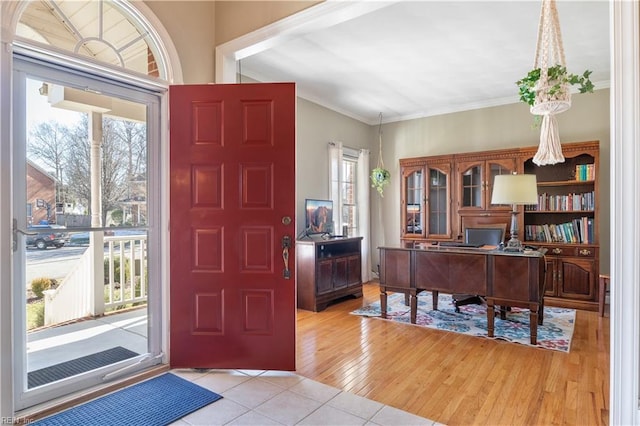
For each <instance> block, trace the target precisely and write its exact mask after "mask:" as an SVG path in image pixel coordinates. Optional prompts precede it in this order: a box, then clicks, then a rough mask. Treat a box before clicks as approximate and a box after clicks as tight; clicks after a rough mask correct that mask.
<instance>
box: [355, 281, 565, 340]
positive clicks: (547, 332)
mask: <svg viewBox="0 0 640 426" xmlns="http://www.w3.org/2000/svg"><path fill="white" fill-rule="evenodd" d="M431 300H432V298H431V293H430V292H428V291H423V292H421V293H420V294H418V311H417V317H416V323H415V324H411V313H410V309H409V306H407V305H405V304H404V294H403V293H392V294H389V295H388V296H387V319H388V320H391V321H397V322H400V323H405V324H410V325H416V326H420V327H427V328H434V329H437V330H443V331H452V332H454V333H461V334H467V335H470V336H481V337H486V338H488V335H487V306H486V305H464V306H460V312H459V313H457V312H456V311H455V307H454V306H453V299H452V297H451V295H450V294H444V293H440V295H439V297H438V310H437V311H434V310H433V309H431V308H432V303H431ZM380 312H381V311H380V301H378V302H375V303H372V304H371V305H368V306H364V307H362V308H360V309H356V310H355V311H353V312H351V314H353V315H361V316H366V317H378V318H382V317H381V316H380ZM575 320H576V311H575V310H574V309H564V308H555V307H549V306H545V307H544V320H543V324H542V325H538V339H537V341H538V344H537V345H535V346H534V345H531V336H530V331H531V329H530V328H529V310H528V309H521V308H516V307H512V308H511V311H509V312H507V319H506V320H501V319H500V314H499V313H496V316H495V321H494V338H495V339H501V340H507V341H509V342H514V343H520V344H523V345H528V346H532V347H539V348H544V349H552V350H555V351H561V352H569V348H570V347H571V338H572V337H573V328H574V325H575Z"/></svg>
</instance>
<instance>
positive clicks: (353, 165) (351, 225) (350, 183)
mask: <svg viewBox="0 0 640 426" xmlns="http://www.w3.org/2000/svg"><path fill="white" fill-rule="evenodd" d="M357 165H358V163H357V161H356V160H355V159H353V158H352V157H350V156H344V157H343V161H342V182H341V187H340V189H341V197H342V218H341V220H342V225H343V227H344V226H345V225H346V227H347V230H348V235H350V236H354V235H357V233H358V215H357V200H358V198H357V194H356V181H357V174H356V172H357ZM338 232H342V230H336V233H338Z"/></svg>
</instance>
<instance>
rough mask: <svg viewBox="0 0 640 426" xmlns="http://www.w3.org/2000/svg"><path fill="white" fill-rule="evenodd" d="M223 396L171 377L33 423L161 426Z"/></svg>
mask: <svg viewBox="0 0 640 426" xmlns="http://www.w3.org/2000/svg"><path fill="white" fill-rule="evenodd" d="M221 398H222V396H220V395H218V394H217V393H214V392H211V391H210V390H207V389H205V388H203V387H201V386H198V385H196V384H194V383H192V382H190V381H188V380H185V379H183V378H181V377H178V376H176V375H174V374H171V373H165V374H163V375H161V376H158V377H155V378H153V379H150V380H147V381H145V382H141V383H137V384H135V385H133V386H129V387H127V388H124V389H122V390H119V391H117V392H114V393H111V394H109V395H105V396H103V397H100V398H98V399H94V400H93V401H89V402H86V403H84V404H82V405H78V406H77V407H73V408H70V409H68V410H66V411H62V412H60V413H57V414H54V415H52V416H50V417H46V418H44V419H42V420H38V421H36V422H33V423H31V424H32V425H42V426H54V425H55V426H58V425H59V426H63V425H64V426H72V425H82V426H141V425H144V426H161V425H168V424H170V423H173V422H175V421H176V420H178V419H180V418H182V417H184V416H186V415H187V414H189V413H191V412H193V411H195V410H198V409H200V408H202V407H204V406H205V405H208V404H211V403H212V402H215V401H217V400H219V399H221Z"/></svg>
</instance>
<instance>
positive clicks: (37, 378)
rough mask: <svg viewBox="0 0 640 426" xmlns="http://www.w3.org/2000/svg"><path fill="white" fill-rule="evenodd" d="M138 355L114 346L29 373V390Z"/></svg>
mask: <svg viewBox="0 0 640 426" xmlns="http://www.w3.org/2000/svg"><path fill="white" fill-rule="evenodd" d="M138 355H139V354H137V353H135V352H133V351H130V350H129V349H126V348H123V347H122V346H116V347H114V348H110V349H107V350H105V351H102V352H96V353H94V354H91V355H86V356H83V357H80V358H76V359H72V360H70V361H65V362H61V363H60V364H55V365H51V366H49V367H44V368H41V369H39V370H34V371H30V372H29V373H28V383H29V389H31V388H34V387H36V386H42V385H46V384H47V383H51V382H55V381H56V380H62V379H65V378H67V377H71V376H75V375H76V374H81V373H86V372H87V371H91V370H95V369H96V368H100V367H104V366H105V365H109V364H114V363H116V362H119V361H123V360H125V359H129V358H133V357H134V356H138Z"/></svg>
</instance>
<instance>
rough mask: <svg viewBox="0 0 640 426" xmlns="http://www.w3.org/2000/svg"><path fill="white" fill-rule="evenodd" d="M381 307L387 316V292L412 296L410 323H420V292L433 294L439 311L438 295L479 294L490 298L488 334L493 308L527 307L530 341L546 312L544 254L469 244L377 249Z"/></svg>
mask: <svg viewBox="0 0 640 426" xmlns="http://www.w3.org/2000/svg"><path fill="white" fill-rule="evenodd" d="M379 250H380V271H379V272H380V305H381V312H382V317H383V318H386V311H387V291H388V290H389V291H396V292H403V293H404V294H405V295H409V297H410V306H411V322H412V323H415V321H416V312H417V304H418V303H417V294H418V293H419V292H421V291H423V290H428V291H431V292H432V294H433V309H438V293H439V292H441V291H442V292H444V293H450V294H453V293H465V294H479V295H483V296H485V298H486V300H487V305H488V306H487V333H488V335H489V337H493V334H494V316H495V306H496V305H499V306H517V307H521V308H526V309H529V311H530V315H529V320H530V328H531V344H533V345H535V344H536V343H537V338H538V324H542V320H543V315H542V314H543V312H544V299H543V296H544V279H545V261H544V253H543V252H539V251H531V252H526V253H514V252H503V251H498V250H485V249H468V248H449V247H448V248H440V247H437V246H434V247H427V248H399V247H379Z"/></svg>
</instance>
